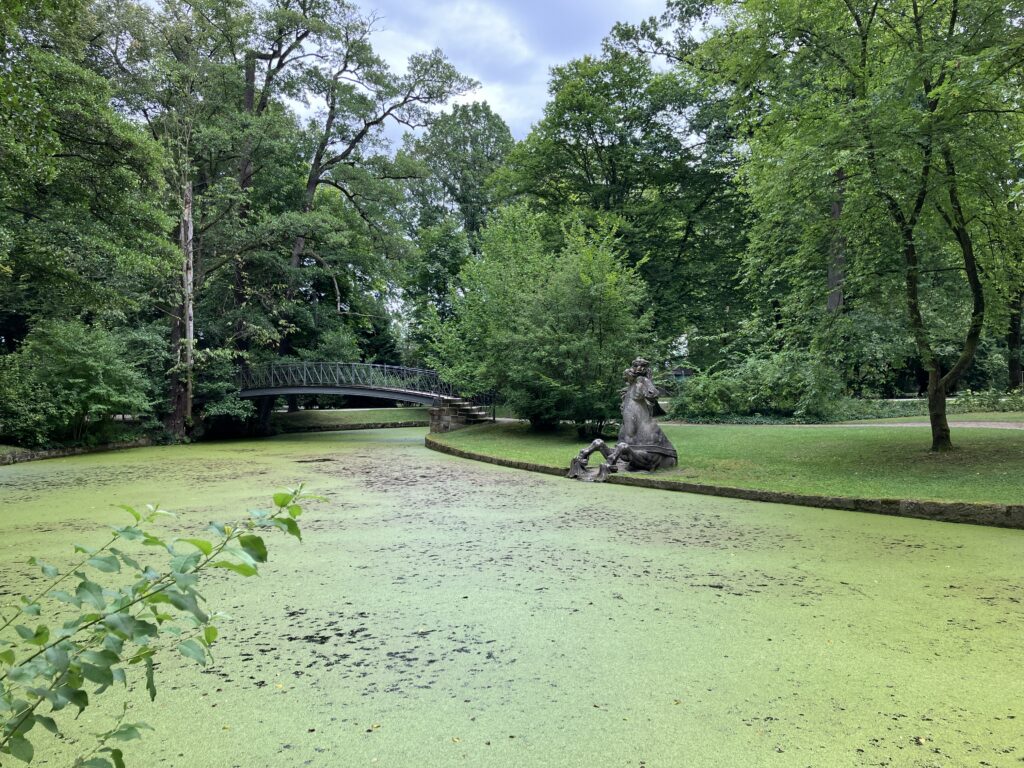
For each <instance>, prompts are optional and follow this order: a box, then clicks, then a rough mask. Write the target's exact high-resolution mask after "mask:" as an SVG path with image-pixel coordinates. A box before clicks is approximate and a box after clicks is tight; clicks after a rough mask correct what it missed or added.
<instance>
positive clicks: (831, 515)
mask: <svg viewBox="0 0 1024 768" xmlns="http://www.w3.org/2000/svg"><path fill="white" fill-rule="evenodd" d="M422 440H423V430H422V429H391V430H380V431H362V432H340V433H318V434H304V435H286V436H280V437H277V438H273V439H269V440H264V441H260V442H255V441H254V442H232V443H222V444H207V445H191V446H177V447H159V448H147V449H138V450H132V451H125V452H120V453H107V454H96V455H92V456H82V457H75V458H69V459H59V460H52V461H45V462H36V463H30V464H23V465H17V466H12V467H3V468H0V593H6V594H3V595H0V599H5V598H6V599H9V598H10V597H11V594H12V593H17V592H18V591H19V590H21V589H30V588H31V584H30V583H29V579H28V574H29V571H28V569H27V567H26V566H24V565H23V563H24V560H25V559H26V558H27V557H28V556H29V555H30V554H37V555H41V556H45V557H46V558H47V559H49V560H51V561H55V562H57V561H60V560H61V558H64V562H66V561H67V556H69V555H70V545H71V543H72V542H76V541H82V542H87V543H97V542H99V541H101V540H102V537H103V531H102V530H101V525H102V524H105V523H109V522H114V521H118V520H119V513H118V512H117V511H116V510H114V509H113V508H112V505H113V504H115V503H119V502H127V503H133V504H142V503H145V502H147V501H160V502H162V503H163V504H164V505H165V506H166V507H168V508H171V509H174V510H176V511H178V512H179V517H178V518H177V519H176V521H174V522H173V526H175V530H176V531H177V532H179V533H180V534H181V535H187V534H188V533H190V532H194V531H196V530H199V529H200V528H201V527H202V526H204V524H205V522H206V521H208V520H210V519H226V518H229V517H230V516H231V514H232V513H233V512H235V511H237V510H241V509H244V508H246V507H248V506H256V505H262V504H265V500H266V498H267V496H268V494H269V493H270V492H271V491H272V490H273V489H275V488H278V487H281V486H285V485H293V484H294V483H296V482H297V481H299V480H303V481H305V482H306V484H307V486H308V487H309V488H310V489H311V490H312V491H314V492H318V493H320V494H322V495H323V496H325V497H326V501H324V502H321V503H317V504H311V505H310V508H309V511H308V512H307V514H306V516H305V517H304V518H303V521H304V533H305V541H304V543H302V544H299V543H292V540H290V539H286V538H285V537H274V538H273V539H272V541H270V545H271V546H270V549H271V561H270V562H269V563H268V564H267V565H266V566H265V567H264V575H263V576H262V577H260V578H257V579H248V580H247V579H241V578H237V577H230V578H229V577H228V576H225V575H223V574H215V575H212V576H211V577H210V579H209V580H208V583H207V587H206V590H205V591H206V593H207V595H208V597H209V598H210V606H209V607H210V608H212V609H216V610H223V611H227V612H229V613H230V614H231V615H232V616H233V618H232V619H231V620H227V621H224V622H223V623H222V625H221V629H222V639H221V640H219V641H218V643H217V644H216V646H215V650H216V654H217V659H218V661H217V664H216V666H214V667H211V668H209V669H207V670H205V671H202V670H200V669H199V668H198V667H195V666H193V665H191V663H190V662H186V661H184V660H181V661H180V662H179V660H178V659H177V658H175V657H173V656H172V655H170V654H168V655H167V656H166V657H165V658H164V660H163V661H162V662H161V663H160V667H159V670H158V684H159V687H160V693H159V696H158V698H157V701H156V703H155V704H150V703H149V702H148V700H147V699H146V697H145V695H144V691H142V690H141V689H142V686H141V685H135V686H134V687H133V689H132V690H131V691H130V692H129V694H128V696H129V699H130V700H131V701H132V702H133V703H134V705H135V706H134V708H133V712H132V716H133V717H135V718H137V719H141V720H146V721H148V722H150V723H151V724H153V725H155V726H156V727H157V732H156V733H154V734H148V735H147V736H146V737H145V739H144V740H143V741H141V742H131V743H129V744H128V745H126V746H127V752H126V757H127V758H128V761H129V765H134V766H146V768H151V767H153V766H199V767H200V768H231V767H232V766H239V767H243V766H244V767H245V768H252V767H256V768H259V767H262V766H268V767H269V766H273V767H274V768H286V767H289V766H329V767H331V768H335V767H344V768H347V767H348V766H395V767H400V768H430V767H431V766H456V765H472V766H503V767H504V766H516V767H517V768H518V767H523V768H527V767H529V766H552V767H554V766H558V767H561V766H565V767H566V768H568V767H574V768H575V767H583V766H586V767H588V768H589V767H591V766H598V767H603V766H635V767H637V766H645V768H655V767H656V766H663V767H667V768H677V767H679V766H697V767H705V766H707V767H716V766H721V767H722V768H739V767H741V766H780V767H781V766H786V767H788V766H793V767H794V768H795V767H798V766H799V767H803V766H822V767H832V766H881V765H889V766H922V767H923V766H984V765H989V766H1021V765H1024V674H1022V673H1021V671H1020V670H1021V667H1020V659H1021V658H1022V656H1024V606H1022V604H1021V600H1022V596H1024V567H1022V555H1024V532H1022V531H1012V530H1001V529H990V528H981V527H973V526H962V525H951V524H943V523H933V522H926V521H917V520H907V519H898V518H886V517H879V516H874V515H867V514H857V513H849V512H832V511H828V510H813V509H806V508H798V507H787V506H780V505H770V504H755V503H750V502H742V501H735V500H728V499H716V498H709V497H700V496H689V495H686V494H680V493H669V492H660V491H652V490H641V489H634V488H626V487H621V486H619V487H616V486H600V485H591V484H582V483H572V482H569V481H566V480H560V479H558V478H551V477H546V476H540V475H535V474H527V473H522V472H517V471H515V470H510V469H503V468H499V467H493V466H489V465H482V464H477V463H473V462H468V461H464V460H460V459H456V458H452V457H448V456H444V455H441V454H438V453H433V452H430V451H427V450H426V449H424V448H423V447H422ZM102 698H104V697H101V699H102ZM105 698H108V699H109V698H111V695H110V694H108V695H107V696H106V697H105ZM101 699H97V701H100V700H101ZM96 709H97V711H96V712H93V713H92V714H91V715H90V716H88V717H83V721H84V722H81V723H79V726H80V727H79V728H77V729H75V728H72V729H71V730H70V731H69V733H70V734H72V736H71V738H69V740H68V742H65V743H63V744H60V743H55V744H51V745H50V746H49V747H48V748H47V749H43V750H41V751H40V753H39V754H38V757H37V761H36V763H37V764H39V765H46V766H62V767H63V766H67V765H69V764H70V759H69V757H70V756H73V755H75V754H77V753H78V751H79V749H80V744H76V743H75V742H74V741H73V739H74V738H76V737H75V735H74V734H77V733H79V732H80V731H82V730H84V731H88V730H89V729H99V728H100V727H103V726H105V725H106V724H107V723H108V722H109V721H108V720H107V719H106V718H108V717H109V716H110V715H111V714H112V713H114V712H115V711H116V710H117V709H119V706H118V705H117V703H116V702H113V701H110V702H107V703H105V704H103V705H102V707H97V708H96ZM40 743H41V744H45V739H42V738H41V739H40ZM82 743H86V742H82Z"/></svg>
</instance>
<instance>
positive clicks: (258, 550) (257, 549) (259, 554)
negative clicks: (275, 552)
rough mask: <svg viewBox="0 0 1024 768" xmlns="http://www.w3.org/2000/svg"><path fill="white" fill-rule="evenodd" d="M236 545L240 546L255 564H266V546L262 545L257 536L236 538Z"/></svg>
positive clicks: (248, 535)
mask: <svg viewBox="0 0 1024 768" xmlns="http://www.w3.org/2000/svg"><path fill="white" fill-rule="evenodd" d="M238 543H239V544H240V545H241V546H242V549H244V550H245V551H246V553H247V554H248V555H249V557H251V558H252V559H253V560H255V561H256V562H257V563H265V562H267V545H266V544H264V543H263V539H261V538H260V537H259V536H253V535H251V534H247V535H244V536H240V537H239V538H238Z"/></svg>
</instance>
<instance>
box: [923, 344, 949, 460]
mask: <svg viewBox="0 0 1024 768" xmlns="http://www.w3.org/2000/svg"><path fill="white" fill-rule="evenodd" d="M928 421H929V423H930V424H931V428H932V450H933V451H948V450H949V449H951V448H952V447H953V441H952V440H950V437H949V421H948V420H947V419H946V384H945V382H944V380H943V377H942V370H941V369H940V368H939V365H938V363H937V362H936V364H935V367H934V368H932V369H931V370H930V371H928Z"/></svg>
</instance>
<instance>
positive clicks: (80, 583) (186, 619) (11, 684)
mask: <svg viewBox="0 0 1024 768" xmlns="http://www.w3.org/2000/svg"><path fill="white" fill-rule="evenodd" d="M315 498H316V497H313V496H309V495H307V494H305V493H304V492H303V490H302V486H301V485H300V486H299V487H298V488H294V489H288V490H287V491H285V492H281V493H275V494H274V504H273V508H272V509H256V510H250V511H249V516H248V518H246V519H245V520H242V521H240V522H234V523H211V525H210V527H209V529H208V532H209V534H212V535H209V536H208V537H206V538H178V539H170V540H166V539H163V538H161V537H160V536H157V535H156V534H154V533H153V532H152V531H151V530H149V526H151V524H153V523H154V522H155V521H157V520H158V519H159V518H161V517H164V516H173V515H172V514H171V513H170V512H167V511H165V510H162V509H160V508H159V507H156V506H152V505H147V506H146V508H145V510H144V511H141V512H139V511H136V510H135V509H133V508H131V507H127V506H124V507H121V509H124V510H125V511H126V512H127V513H128V514H129V515H131V517H132V521H133V522H132V523H131V524H129V525H124V526H115V527H113V529H112V536H111V537H110V539H109V540H108V541H107V542H106V543H105V544H104V545H103V546H101V547H98V548H93V547H86V546H83V545H80V544H79V545H75V552H76V554H78V555H80V557H79V560H78V562H77V563H75V564H74V565H73V566H71V567H70V568H68V569H67V570H65V571H63V572H61V571H60V570H58V569H57V568H56V567H55V566H53V565H50V564H48V563H44V562H41V561H39V560H37V559H36V558H31V559H30V560H29V563H30V564H32V565H35V566H38V567H39V568H40V570H41V571H42V573H43V576H44V577H45V578H46V579H47V580H48V581H47V583H46V585H45V587H44V588H43V589H42V590H41V591H40V592H39V593H38V594H36V595H35V596H33V597H29V596H22V597H21V598H20V601H19V602H18V603H16V604H15V605H13V606H10V607H8V608H7V609H3V610H0V764H2V760H3V757H4V756H6V755H10V756H12V757H14V758H17V759H18V760H20V761H23V762H26V763H29V762H31V761H32V758H33V756H34V754H35V749H34V747H33V743H32V739H33V736H32V733H31V732H32V730H33V728H35V726H37V725H38V726H41V727H42V728H43V729H45V730H46V731H49V732H50V733H51V734H53V735H55V736H59V735H60V734H61V731H60V726H59V724H58V720H57V719H55V717H54V715H55V714H56V713H60V712H63V711H65V710H66V709H67V708H68V707H69V706H70V707H73V708H74V709H75V710H77V714H81V713H82V711H83V710H84V709H85V708H86V707H87V706H89V704H90V694H89V691H87V690H86V688H87V687H88V688H92V695H93V696H95V695H97V694H100V693H103V692H105V691H107V690H109V689H110V687H111V686H113V685H114V684H115V683H120V684H121V685H125V686H127V670H128V669H129V668H131V667H136V668H139V669H144V670H145V678H146V689H147V690H148V692H149V696H150V699H154V698H156V680H155V677H154V662H153V660H154V658H155V657H156V655H157V654H158V653H160V652H165V651H167V650H169V649H176V650H177V652H178V653H180V654H181V655H182V656H185V657H187V658H189V659H192V660H194V661H196V662H198V663H199V664H203V665H205V664H206V662H207V660H208V659H209V658H211V654H210V647H211V645H212V644H213V643H214V641H215V640H216V639H217V634H218V632H217V627H216V625H215V620H216V619H217V618H218V617H219V614H216V613H212V614H211V613H207V612H206V611H205V610H204V609H203V607H202V605H201V604H202V603H203V602H205V599H204V598H203V596H202V594H200V592H199V591H198V586H199V580H200V576H201V575H202V574H203V572H204V571H208V570H209V569H211V568H223V569H227V570H229V571H232V572H234V573H237V574H239V575H240V576H255V575H257V573H258V567H259V564H260V563H264V562H266V560H267V547H266V544H265V543H264V542H263V539H262V537H261V536H260V535H258V532H260V531H261V530H262V529H265V528H277V529H280V530H282V531H284V532H285V533H288V534H291V535H292V536H295V537H296V538H298V539H299V540H301V539H302V533H301V531H300V529H299V523H298V518H299V516H300V515H301V514H302V506H301V503H302V502H304V501H306V500H310V499H315ZM124 543H129V544H135V545H141V546H143V547H153V548H155V549H157V550H160V551H161V554H162V555H165V556H166V557H167V558H168V561H167V562H166V563H165V564H164V566H163V567H161V568H154V567H152V566H150V565H148V564H145V565H144V564H142V563H140V562H139V561H138V560H137V559H135V557H133V556H132V555H130V554H128V553H127V552H125V551H124V550H123V549H121V548H120V546H121V545H123V544H124ZM97 573H98V574H109V575H116V576H117V577H119V578H117V580H118V581H120V582H122V583H121V584H120V585H104V584H101V583H100V582H99V581H97V580H96V579H95V578H94V576H96V574H97ZM44 619H45V620H44ZM33 624H34V625H35V626H34V627H33V626H31V625H33ZM93 686H95V688H93ZM44 708H45V713H44V711H43V710H44ZM76 716H77V715H76ZM126 716H127V706H126V707H125V710H124V712H123V713H122V716H121V717H120V718H119V719H118V721H117V723H116V724H115V726H114V727H113V728H112V729H111V730H109V731H107V732H106V733H103V734H100V735H99V736H98V743H97V744H96V746H95V748H94V749H93V750H92V751H91V752H89V753H88V754H86V755H82V756H79V757H78V759H77V760H76V761H75V763H74V765H75V767H76V768H121V767H122V766H124V757H123V754H122V751H121V749H119V748H117V747H115V746H110V745H111V744H115V743H118V742H124V741H130V740H132V739H137V738H140V736H141V732H142V731H143V730H146V729H149V726H147V725H146V724H145V723H133V722H128V721H127V720H126ZM58 717H59V716H58ZM35 733H36V734H39V733H40V731H38V730H37V731H36V732H35Z"/></svg>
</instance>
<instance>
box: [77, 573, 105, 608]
mask: <svg viewBox="0 0 1024 768" xmlns="http://www.w3.org/2000/svg"><path fill="white" fill-rule="evenodd" d="M75 597H77V598H78V599H79V600H81V601H82V602H83V603H89V604H90V605H92V606H94V607H95V608H96V610H98V611H102V610H103V609H104V608H106V607H107V601H106V600H104V599H103V587H101V586H100V585H99V584H97V583H96V582H94V581H89V580H88V579H83V580H82V581H81V582H80V583H79V585H78V588H77V589H76V590H75Z"/></svg>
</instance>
